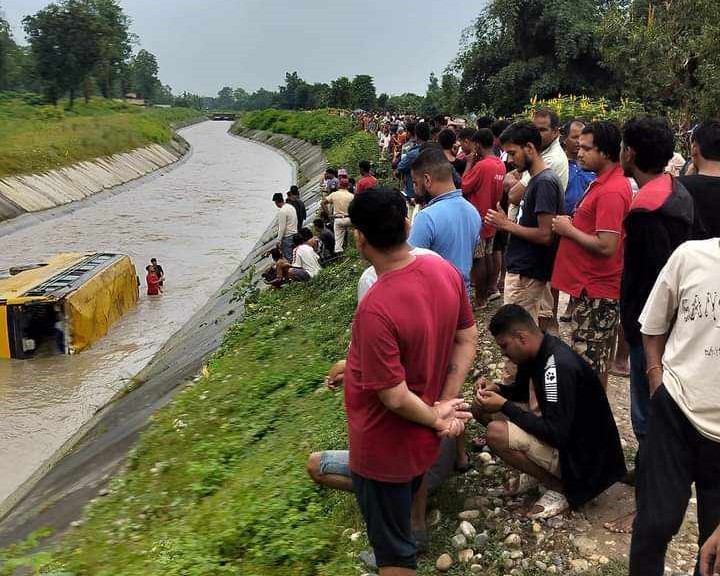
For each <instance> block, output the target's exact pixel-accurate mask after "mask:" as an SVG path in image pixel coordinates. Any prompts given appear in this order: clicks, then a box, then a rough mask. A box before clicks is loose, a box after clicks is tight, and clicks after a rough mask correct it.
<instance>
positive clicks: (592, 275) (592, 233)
mask: <svg viewBox="0 0 720 576" xmlns="http://www.w3.org/2000/svg"><path fill="white" fill-rule="evenodd" d="M621 141H622V138H621V135H620V130H619V129H618V128H617V127H616V126H615V125H614V124H613V123H611V122H593V123H592V124H590V125H588V126H585V128H583V130H582V132H581V135H580V148H579V152H578V162H579V164H580V166H581V167H582V168H583V169H584V170H588V171H592V172H595V173H597V179H596V180H594V181H593V182H592V183H591V184H590V186H589V187H588V188H587V190H586V192H585V194H584V195H583V196H582V197H581V198H580V199H579V201H578V203H577V207H576V209H575V214H574V215H573V217H572V218H570V216H557V217H556V218H554V219H553V231H554V232H555V233H556V234H558V235H559V236H560V237H561V239H560V245H559V246H558V253H557V257H556V259H555V267H554V269H553V276H552V287H553V288H555V289H557V290H560V291H562V292H565V293H566V294H569V295H570V296H572V297H573V298H574V299H575V300H574V301H575V307H574V310H573V312H572V320H573V323H574V324H573V332H572V348H573V350H575V351H576V352H577V353H578V354H580V356H582V357H583V359H584V360H585V361H586V362H587V363H588V364H590V366H592V367H593V368H594V369H595V371H596V372H597V374H598V376H599V377H600V382H602V384H603V387H607V376H608V374H607V372H608V362H609V361H610V354H611V352H612V346H613V344H614V341H615V340H614V336H615V331H616V329H617V326H618V323H619V320H620V309H619V304H618V301H619V300H620V278H621V277H622V269H623V250H622V243H623V239H624V231H623V220H624V219H625V216H626V215H627V213H628V210H629V209H630V202H632V189H631V187H630V182H629V181H628V179H627V178H625V176H624V174H623V169H622V167H621V166H620V164H619V163H618V162H619V160H620V143H621Z"/></svg>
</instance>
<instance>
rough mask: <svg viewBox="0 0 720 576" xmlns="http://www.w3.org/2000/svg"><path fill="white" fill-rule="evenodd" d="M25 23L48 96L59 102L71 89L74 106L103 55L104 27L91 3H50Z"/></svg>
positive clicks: (70, 0)
mask: <svg viewBox="0 0 720 576" xmlns="http://www.w3.org/2000/svg"><path fill="white" fill-rule="evenodd" d="M23 25H24V27H25V32H26V33H27V37H28V41H29V42H30V47H31V50H32V54H33V57H34V59H35V65H36V68H37V71H38V74H39V76H40V78H41V80H42V83H43V88H44V92H45V96H46V98H47V99H48V100H49V101H50V102H52V103H53V104H57V101H58V99H59V98H60V97H61V96H62V95H63V94H65V93H66V92H68V93H69V96H70V107H72V106H73V103H74V101H75V94H76V92H77V90H78V89H79V88H80V86H81V85H82V84H83V83H84V82H85V80H86V78H87V77H88V76H89V75H90V74H91V73H92V71H93V70H94V69H95V67H96V66H97V65H98V63H99V61H100V56H101V42H102V28H101V26H100V23H99V21H98V19H97V17H96V15H95V14H94V13H93V11H92V8H91V6H90V5H89V3H88V2H85V1H82V0H65V1H64V2H63V3H62V4H49V5H48V6H46V7H45V8H43V9H42V10H40V11H39V12H37V13H36V14H34V15H33V16H26V17H25V18H24V19H23Z"/></svg>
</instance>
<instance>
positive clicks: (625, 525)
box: [604, 510, 635, 534]
mask: <svg viewBox="0 0 720 576" xmlns="http://www.w3.org/2000/svg"><path fill="white" fill-rule="evenodd" d="M634 521H635V510H633V511H632V512H628V513H627V514H625V515H623V516H620V517H619V518H616V519H615V520H613V521H612V522H605V524H604V526H605V529H606V530H607V531H608V532H612V533H614V534H632V527H633V522H634Z"/></svg>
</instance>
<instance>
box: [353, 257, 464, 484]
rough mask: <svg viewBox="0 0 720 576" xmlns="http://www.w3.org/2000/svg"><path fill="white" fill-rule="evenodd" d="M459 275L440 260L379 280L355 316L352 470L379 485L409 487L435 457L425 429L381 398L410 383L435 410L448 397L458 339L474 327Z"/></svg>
mask: <svg viewBox="0 0 720 576" xmlns="http://www.w3.org/2000/svg"><path fill="white" fill-rule="evenodd" d="M474 322H475V319H474V318H473V314H472V309H471V307H470V301H469V300H468V296H467V293H466V292H465V284H464V282H463V279H462V276H461V275H460V273H459V272H458V271H457V270H456V269H455V268H454V267H453V266H452V264H450V263H448V262H446V261H445V260H442V259H441V258H437V257H434V256H417V257H416V258H415V260H413V261H412V262H411V263H410V264H409V265H407V266H406V267H404V268H401V269H400V270H394V271H392V272H388V273H386V274H383V275H382V276H380V278H379V279H378V281H377V282H376V283H375V284H374V285H373V286H372V287H371V288H370V290H368V292H367V294H366V295H365V297H364V298H363V299H362V301H361V302H360V304H359V305H358V308H357V310H356V312H355V319H354V320H353V327H352V343H351V345H350V350H349V352H348V357H347V365H346V368H345V411H346V413H347V418H348V429H349V437H350V469H351V470H352V471H353V472H355V473H356V474H359V475H360V476H363V477H365V478H370V479H373V480H380V481H383V482H407V481H409V480H411V479H412V478H414V477H416V476H419V475H421V474H424V473H425V472H426V471H427V470H428V469H429V468H430V466H431V465H432V463H433V462H434V461H435V459H436V458H437V454H438V449H439V445H440V439H439V438H438V437H437V435H436V433H435V431H434V430H433V429H431V428H428V427H427V426H422V425H420V424H415V423H413V422H410V421H409V420H405V419H404V418H402V417H400V416H398V415H397V414H395V413H394V412H392V411H390V410H389V409H387V408H386V407H385V405H384V404H383V403H382V402H381V400H380V397H379V396H378V391H379V390H383V389H387V388H393V387H394V386H397V385H398V384H400V383H401V382H403V381H405V382H406V383H407V386H408V388H409V389H410V390H411V391H412V392H414V393H415V394H417V395H418V396H419V397H420V398H422V400H423V401H424V402H425V403H426V404H427V405H428V406H432V405H433V404H434V403H435V402H436V401H437V400H438V398H440V395H441V393H442V390H443V387H444V385H445V379H446V377H447V368H448V365H449V363H450V357H451V354H452V350H453V344H454V337H455V332H456V331H457V330H463V329H465V328H469V327H470V326H472V325H473V323H474Z"/></svg>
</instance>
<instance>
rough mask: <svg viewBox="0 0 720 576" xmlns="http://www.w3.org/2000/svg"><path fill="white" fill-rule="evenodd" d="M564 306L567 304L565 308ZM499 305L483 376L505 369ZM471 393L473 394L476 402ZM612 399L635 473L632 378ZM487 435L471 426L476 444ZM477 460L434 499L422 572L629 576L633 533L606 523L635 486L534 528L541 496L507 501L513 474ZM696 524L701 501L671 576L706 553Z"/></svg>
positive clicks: (486, 458)
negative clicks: (497, 339)
mask: <svg viewBox="0 0 720 576" xmlns="http://www.w3.org/2000/svg"><path fill="white" fill-rule="evenodd" d="M563 306H564V304H563V303H561V309H563ZM496 307H497V305H495V306H493V307H492V308H491V309H490V310H488V311H481V312H479V313H478V315H477V317H478V325H479V327H480V338H479V340H478V357H477V364H476V367H475V376H476V377H480V376H485V377H488V378H491V379H499V378H500V377H501V375H502V372H503V369H504V362H503V359H502V357H501V354H500V351H499V349H498V348H497V346H496V345H495V344H494V341H493V339H492V336H491V335H490V334H489V333H488V332H487V330H486V326H487V321H488V319H489V314H491V313H492V310H493V309H494V308H496ZM570 328H571V326H570V324H562V325H561V334H562V335H563V337H565V338H566V339H567V336H568V333H569V330H570ZM471 395H472V391H471V390H470V389H468V390H467V398H468V400H469V399H470V398H471ZM608 395H609V398H610V402H611V405H612V407H613V411H614V413H615V418H616V421H617V425H618V429H619V430H620V434H621V438H622V442H623V447H624V449H625V453H626V456H627V459H628V467H631V466H632V462H633V459H634V455H635V451H636V448H637V444H636V442H635V438H634V436H633V432H632V427H631V423H630V409H629V407H630V399H629V382H628V379H627V378H618V377H611V378H610V382H609V384H608ZM483 431H484V429H483V428H482V427H481V426H479V425H477V424H471V425H470V428H469V431H468V438H471V437H473V436H477V435H482V433H483ZM470 458H471V461H472V463H473V468H472V469H471V470H470V471H469V472H467V473H466V474H464V475H461V476H456V477H454V478H452V479H451V480H450V481H448V483H447V485H446V487H445V488H444V489H443V490H441V492H440V494H438V495H436V496H435V497H434V498H431V500H430V505H429V512H428V523H429V525H430V526H431V528H430V538H431V546H430V550H429V551H428V552H427V553H426V554H424V555H423V556H422V557H421V558H420V561H419V567H418V573H419V574H421V575H423V574H426V575H429V574H436V573H438V572H445V573H447V574H453V575H455V574H458V575H459V574H488V575H490V574H497V575H506V574H508V575H510V574H513V575H526V576H530V575H540V574H564V575H567V574H604V575H617V576H619V575H621V574H627V567H626V562H627V557H628V551H629V547H630V535H629V534H616V533H611V532H609V531H608V530H607V529H605V527H604V524H605V523H606V522H609V521H612V520H614V519H616V518H618V517H620V516H622V515H623V514H626V513H627V512H628V511H630V510H632V509H633V507H634V499H633V488H632V487H630V486H627V485H624V484H616V485H615V486H612V487H611V488H610V489H609V490H607V491H606V492H605V493H603V494H602V495H600V496H599V497H598V498H596V499H595V500H594V501H592V502H591V503H590V504H588V505H587V506H585V507H584V508H583V509H581V510H578V511H574V512H570V513H567V514H564V515H562V516H558V517H555V518H551V519H549V520H544V521H535V522H533V521H530V520H528V519H527V518H526V517H525V514H526V513H527V511H528V510H529V509H530V507H531V506H532V504H533V502H534V500H535V499H536V498H537V494H534V495H528V496H527V497H520V498H507V497H500V496H499V489H500V488H501V487H502V484H503V483H504V482H505V480H506V479H507V478H508V477H509V476H510V475H511V473H512V472H511V470H510V469H508V468H507V467H506V466H504V465H503V463H502V462H501V461H499V460H497V459H496V458H495V457H494V456H493V455H492V454H491V453H490V452H489V451H487V449H485V450H484V451H472V450H470ZM696 526H697V524H696V516H695V502H694V500H693V501H692V502H691V505H690V507H689V510H688V513H687V517H686V521H685V523H684V525H683V528H682V530H681V532H680V534H679V535H678V536H677V537H676V538H675V540H674V541H673V543H672V545H671V548H670V550H669V552H668V556H667V567H666V573H667V574H672V575H677V576H681V575H686V574H691V573H692V571H693V568H694V564H695V558H696V554H697V550H698V547H697V543H696V538H697V528H696ZM351 536H352V535H351ZM358 536H359V535H355V537H358ZM363 537H364V535H363ZM366 570H367V567H366ZM366 573H367V574H371V573H372V572H366Z"/></svg>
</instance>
